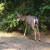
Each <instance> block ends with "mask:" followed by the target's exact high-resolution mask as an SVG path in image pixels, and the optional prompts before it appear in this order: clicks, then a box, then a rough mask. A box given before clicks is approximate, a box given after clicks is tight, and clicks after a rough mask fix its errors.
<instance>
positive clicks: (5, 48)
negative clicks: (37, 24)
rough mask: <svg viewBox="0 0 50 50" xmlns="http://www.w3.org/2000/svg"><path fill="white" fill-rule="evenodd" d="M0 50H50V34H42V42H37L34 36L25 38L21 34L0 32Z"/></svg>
mask: <svg viewBox="0 0 50 50" xmlns="http://www.w3.org/2000/svg"><path fill="white" fill-rule="evenodd" d="M0 50H50V32H49V34H47V35H44V34H41V41H38V36H37V41H36V42H35V40H34V37H33V35H29V36H23V35H22V34H20V33H19V32H11V33H10V32H9V33H7V32H1V31H0Z"/></svg>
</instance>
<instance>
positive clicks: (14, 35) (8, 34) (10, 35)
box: [0, 31, 27, 38]
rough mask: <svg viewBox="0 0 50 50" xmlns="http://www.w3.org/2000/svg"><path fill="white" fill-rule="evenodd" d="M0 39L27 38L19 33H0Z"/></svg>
mask: <svg viewBox="0 0 50 50" xmlns="http://www.w3.org/2000/svg"><path fill="white" fill-rule="evenodd" d="M0 37H20V38H27V37H26V36H23V35H22V34H21V33H19V32H11V33H10V32H9V33H7V32H1V31H0Z"/></svg>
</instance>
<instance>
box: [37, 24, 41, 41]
mask: <svg viewBox="0 0 50 50" xmlns="http://www.w3.org/2000/svg"><path fill="white" fill-rule="evenodd" d="M36 28H37V31H38V36H39V41H40V33H39V27H38V24H36Z"/></svg>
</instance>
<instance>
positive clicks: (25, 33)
mask: <svg viewBox="0 0 50 50" xmlns="http://www.w3.org/2000/svg"><path fill="white" fill-rule="evenodd" d="M26 30H27V24H26V27H25V32H24V36H25V35H26Z"/></svg>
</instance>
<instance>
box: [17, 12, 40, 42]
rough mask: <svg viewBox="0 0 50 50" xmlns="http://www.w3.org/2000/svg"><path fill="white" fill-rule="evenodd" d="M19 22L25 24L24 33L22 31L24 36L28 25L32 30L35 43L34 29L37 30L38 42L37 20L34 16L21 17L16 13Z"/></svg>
mask: <svg viewBox="0 0 50 50" xmlns="http://www.w3.org/2000/svg"><path fill="white" fill-rule="evenodd" d="M19 20H22V21H24V22H25V23H26V27H25V31H24V36H25V35H26V29H27V25H29V26H30V27H31V28H32V29H33V31H34V35H35V41H36V28H37V31H38V36H39V41H40V33H39V22H38V18H37V17H35V16H31V15H27V16H23V15H21V14H19V13H18V12H17V21H19ZM35 27H36V28H35Z"/></svg>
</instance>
